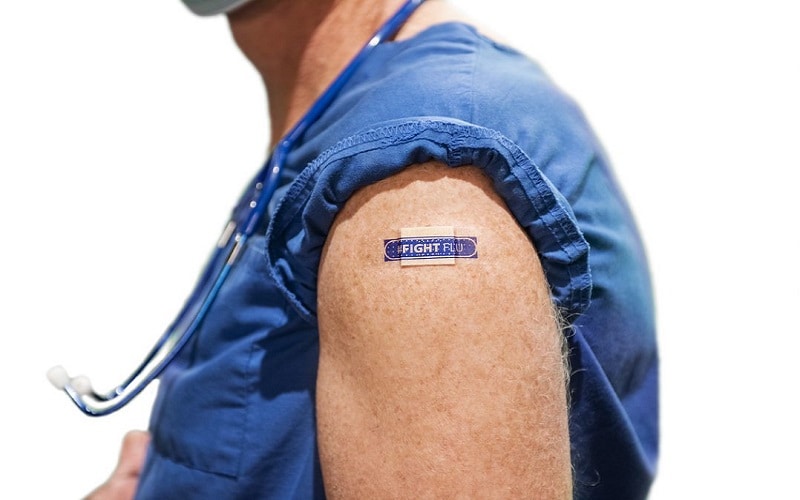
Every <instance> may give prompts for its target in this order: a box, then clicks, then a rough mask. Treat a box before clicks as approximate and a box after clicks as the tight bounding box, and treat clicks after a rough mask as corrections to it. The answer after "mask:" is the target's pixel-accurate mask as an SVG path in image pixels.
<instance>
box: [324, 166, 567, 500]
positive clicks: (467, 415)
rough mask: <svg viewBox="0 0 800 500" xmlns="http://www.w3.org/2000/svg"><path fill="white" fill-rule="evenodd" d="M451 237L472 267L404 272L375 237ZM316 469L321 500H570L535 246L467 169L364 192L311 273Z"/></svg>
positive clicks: (554, 339) (549, 316) (553, 348)
mask: <svg viewBox="0 0 800 500" xmlns="http://www.w3.org/2000/svg"><path fill="white" fill-rule="evenodd" d="M423 226H454V227H456V228H459V231H461V232H466V233H470V234H469V236H476V237H477V239H478V255H479V257H478V258H477V259H456V263H455V264H453V265H436V266H420V267H401V266H400V265H399V264H398V263H397V262H384V260H383V240H384V239H388V238H395V237H397V236H399V230H400V228H407V227H423ZM319 322H320V337H321V352H320V366H319V380H318V386H317V390H318V393H317V417H318V435H319V446H320V457H321V460H322V469H323V477H324V478H325V488H326V492H327V494H328V495H329V496H330V497H332V498H387V497H392V496H397V497H409V498H418V497H423V498H424V497H442V496H447V497H452V496H457V495H459V494H463V495H467V496H470V497H482V498H485V497H501V498H523V497H533V498H548V499H550V498H571V491H572V489H571V471H570V456H569V436H568V430H567V403H566V389H565V382H564V380H565V377H564V366H563V361H562V349H561V346H562V341H561V335H560V332H559V331H558V327H557V325H556V321H555V319H554V314H553V311H552V306H551V302H550V299H549V294H548V288H547V284H546V281H545V278H544V276H543V273H542V270H541V266H540V264H539V260H538V257H537V255H536V252H535V249H534V248H533V246H532V244H531V242H530V240H529V239H528V238H527V236H526V235H525V233H524V232H523V230H522V229H521V228H520V227H519V226H518V225H517V224H516V222H515V221H514V219H513V217H512V216H511V215H510V214H509V213H508V211H507V209H506V208H505V205H504V204H503V202H502V201H501V200H499V198H498V197H497V196H496V195H495V194H494V192H493V191H492V189H491V187H490V184H489V181H488V180H487V179H486V178H485V177H484V176H483V174H482V173H481V172H480V171H479V170H478V169H475V168H472V167H462V168H458V169H455V170H453V169H448V168H446V167H443V166H440V165H436V164H426V165H420V166H415V167H411V168H408V169H406V170H404V171H403V172H401V173H399V174H397V175H395V176H394V177H391V178H389V179H386V180H384V181H382V182H380V183H377V184H375V185H372V186H369V187H367V188H365V189H362V190H361V191H359V192H358V193H356V195H354V196H353V198H352V199H351V200H350V201H349V202H348V203H347V205H346V206H345V208H344V210H343V211H342V213H340V214H339V216H338V217H337V219H336V223H335V224H334V227H333V229H332V232H331V234H330V235H329V237H328V241H327V243H326V247H325V251H324V253H323V260H322V263H321V267H320V275H319Z"/></svg>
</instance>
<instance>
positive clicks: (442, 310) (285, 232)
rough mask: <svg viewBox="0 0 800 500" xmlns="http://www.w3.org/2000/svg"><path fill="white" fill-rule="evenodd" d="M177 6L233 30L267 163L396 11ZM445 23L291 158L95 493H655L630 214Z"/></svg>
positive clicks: (521, 80) (649, 335) (585, 153)
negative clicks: (266, 144)
mask: <svg viewBox="0 0 800 500" xmlns="http://www.w3.org/2000/svg"><path fill="white" fill-rule="evenodd" d="M185 2H186V3H187V5H189V6H190V7H191V8H192V9H193V10H194V11H195V12H197V13H199V14H214V13H217V12H223V11H225V12H228V14H227V15H228V19H229V20H230V26H231V30H232V33H233V36H234V38H235V40H236V42H237V44H238V46H239V47H240V49H241V50H242V51H243V53H244V54H245V55H246V56H247V57H248V59H249V60H250V61H251V62H252V63H253V65H254V66H255V67H256V69H257V70H258V71H259V72H260V74H261V76H262V77H263V80H264V83H265V87H266V91H267V95H268V99H269V114H270V116H269V118H270V124H271V130H272V134H273V136H272V144H277V143H278V142H279V141H280V140H281V138H282V137H283V136H284V134H285V133H286V132H287V131H288V130H289V129H290V128H291V126H292V125H293V124H294V123H296V122H297V121H298V120H300V119H301V118H302V116H303V114H304V113H305V112H306V110H307V109H308V108H309V107H311V106H312V104H313V103H314V102H315V100H316V99H317V98H318V96H320V95H321V94H323V93H324V91H325V89H326V87H327V86H328V85H329V84H330V82H331V81H332V80H333V79H334V78H335V77H336V76H337V75H338V74H339V73H340V71H342V69H343V68H344V67H345V66H346V65H347V63H348V61H349V60H350V59H351V58H352V57H353V55H354V54H355V53H356V52H357V51H358V49H359V48H360V47H361V46H362V45H363V44H364V43H365V42H366V41H367V40H369V39H370V37H371V36H372V34H373V33H374V32H375V30H376V29H377V28H378V27H379V26H380V25H381V24H382V23H383V22H384V20H385V19H387V18H389V17H390V16H391V15H392V13H393V12H395V11H396V10H397V9H398V8H399V7H400V6H401V4H402V3H403V2H402V1H399V0H380V1H366V0H253V1H250V2H247V1H242V0H239V1H226V0H220V1H216V2H215V1H194V0H185ZM453 21H457V22H453ZM460 21H461V17H460V16H459V14H458V13H457V12H455V11H454V10H453V9H452V7H450V6H449V5H448V4H446V3H444V2H441V1H438V0H431V1H428V2H426V3H424V4H422V5H421V6H420V7H419V8H418V9H417V10H416V11H415V12H414V14H413V15H412V16H411V17H410V18H409V19H408V21H406V22H405V23H404V24H403V26H402V28H401V29H400V30H399V32H397V34H396V35H395V36H394V38H393V40H392V41H391V42H389V43H385V44H383V45H381V46H379V48H378V49H376V51H375V53H374V54H373V55H371V56H370V57H369V58H368V59H367V60H366V61H365V62H364V63H363V64H362V65H361V66H359V67H358V68H357V69H356V72H355V73H354V74H353V76H352V77H351V79H350V80H349V81H348V83H347V85H346V87H345V88H344V89H342V91H341V92H340V93H339V95H337V97H336V100H334V102H333V103H332V104H331V105H330V107H329V108H328V109H327V110H326V111H325V112H324V113H323V115H322V116H321V117H320V118H319V119H318V120H316V121H315V123H314V124H313V125H312V126H311V128H310V129H309V130H308V131H307V132H306V133H305V134H304V136H303V138H302V139H301V141H299V143H298V144H297V145H296V146H295V147H293V149H292V152H291V154H290V156H289V157H288V159H287V161H286V166H285V171H284V174H283V175H284V179H283V185H282V187H281V188H280V189H279V190H278V193H277V195H276V197H275V198H276V200H280V202H278V203H276V204H274V206H273V207H272V210H271V211H270V213H269V216H268V217H267V218H266V219H265V220H264V221H262V228H261V231H260V232H259V237H257V238H253V239H251V240H249V241H248V245H247V248H246V249H245V250H244V252H243V254H242V257H241V258H240V262H238V263H237V267H236V268H235V270H234V271H233V272H232V274H231V277H230V279H229V281H228V283H226V285H225V287H223V289H222V290H221V291H220V295H219V298H218V300H217V302H216V303H215V305H214V307H213V308H212V310H210V311H209V316H208V318H207V319H206V320H205V322H204V325H203V328H202V329H201V330H200V331H199V332H198V334H197V336H196V338H195V339H193V341H192V343H191V344H190V345H188V346H187V347H186V348H185V349H184V350H183V352H182V354H181V359H179V360H178V362H177V363H175V364H174V366H172V367H171V368H170V370H168V371H167V372H166V373H165V374H164V376H163V377H162V380H161V384H160V388H159V398H158V400H157V402H156V404H155V407H154V409H153V416H152V420H151V429H150V434H147V433H132V434H130V435H129V436H127V437H126V441H125V444H124V446H123V451H122V456H121V459H120V464H119V466H118V469H117V471H116V472H115V473H114V474H113V475H112V477H111V478H110V479H109V480H108V482H107V483H106V484H104V485H103V486H101V487H100V488H98V490H97V491H95V492H94V493H93V495H92V498H127V497H130V496H131V495H133V494H134V492H136V494H137V496H138V497H140V498H214V497H221V498H322V497H326V496H327V497H331V498H383V497H401V498H417V497H430V498H439V497H467V498H547V499H549V498H573V497H574V498H614V499H625V498H643V497H644V496H645V495H646V494H647V491H648V488H649V485H650V483H651V481H652V478H653V467H654V464H655V459H656V455H657V355H656V346H655V339H654V331H653V314H652V303H651V298H650V284H649V279H648V275H647V267H646V261H645V258H644V254H643V251H642V248H641V246H640V243H639V240H638V236H637V234H636V230H635V226H634V224H633V221H632V217H631V216H630V213H629V211H628V209H627V207H626V205H625V202H624V199H623V198H622V196H621V195H620V193H619V191H618V188H617V187H616V185H615V182H614V179H613V174H612V173H611V171H610V169H609V167H608V166H607V163H606V161H605V158H604V157H603V154H602V151H601V148H600V146H599V145H598V144H597V143H596V140H595V139H594V137H593V136H592V134H591V132H590V130H589V129H588V127H587V125H586V124H585V122H584V120H583V118H582V116H581V115H580V113H579V111H578V110H577V109H576V108H575V106H574V105H573V104H572V103H571V102H570V101H569V100H568V99H566V98H565V97H564V96H563V95H561V94H560V93H559V92H558V91H557V90H556V89H555V88H554V86H553V85H552V83H550V82H549V81H548V80H547V78H546V77H545V76H544V75H543V74H542V72H541V70H540V69H539V68H538V67H537V66H536V65H535V64H533V63H531V62H530V61H528V60H527V59H526V58H525V57H523V56H522V55H521V54H518V53H516V52H514V51H513V50H511V49H509V48H508V47H505V46H503V45H499V44H497V43H495V42H493V41H491V40H490V39H487V38H486V37H485V36H484V35H483V34H482V32H481V31H480V29H478V30H476V29H474V28H472V27H471V26H469V25H467V24H464V23H462V22H460ZM565 345H568V349H565ZM567 352H568V356H566V355H565V353H567ZM567 357H568V359H567ZM148 444H149V445H148ZM145 448H147V453H146V456H147V458H146V460H145ZM142 464H143V465H142Z"/></svg>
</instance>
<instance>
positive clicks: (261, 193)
mask: <svg viewBox="0 0 800 500" xmlns="http://www.w3.org/2000/svg"><path fill="white" fill-rule="evenodd" d="M424 1H425V0H408V1H406V3H405V4H404V5H403V6H402V7H400V9H399V10H398V11H397V12H395V14H394V15H393V16H392V17H390V18H389V19H388V20H387V21H386V22H385V23H384V24H383V26H381V27H380V28H379V29H378V31H376V32H375V34H374V35H373V36H372V38H370V39H369V41H368V42H367V43H366V44H365V45H364V46H363V47H362V48H361V50H360V51H359V52H358V54H356V56H355V57H354V58H353V59H352V60H351V61H350V62H349V64H348V65H347V66H346V67H345V68H344V70H342V72H341V73H340V74H339V76H337V77H336V79H335V80H334V81H333V83H331V85H330V86H329V87H328V88H327V89H326V90H325V92H324V93H323V94H322V95H321V96H320V97H319V98H318V99H317V101H316V102H314V104H313V105H312V106H311V107H310V108H309V110H308V111H307V112H306V114H305V115H304V116H303V117H302V118H301V119H300V120H299V121H298V122H297V123H296V124H295V125H294V126H293V127H292V129H291V130H290V131H289V132H288V133H287V134H286V135H285V136H284V138H283V139H281V140H280V142H279V143H278V144H277V147H276V148H275V149H274V150H273V152H272V154H271V155H270V157H269V158H268V159H267V161H266V162H265V164H264V166H263V167H262V168H261V170H260V171H259V172H258V174H257V175H256V177H255V180H254V182H253V188H252V190H251V192H253V198H252V201H251V202H250V208H251V210H250V213H249V214H248V215H247V217H246V219H245V220H244V227H243V229H242V230H241V231H239V232H237V226H238V224H237V223H236V216H235V213H234V217H232V218H231V220H230V221H229V222H228V224H227V225H226V226H225V229H223V232H222V235H221V236H220V239H219V241H218V243H217V247H216V248H215V249H214V252H213V254H212V256H211V260H210V261H209V263H208V264H207V265H206V268H205V270H204V271H203V273H202V275H201V277H200V279H199V280H198V283H197V285H196V286H195V288H194V290H193V292H192V294H191V295H190V297H189V299H188V300H187V301H186V303H185V304H184V306H183V308H182V309H181V311H180V312H179V313H178V316H177V317H176V319H175V320H174V321H173V322H172V324H171V325H170V326H169V328H167V330H166V332H164V334H163V335H162V336H161V338H159V340H158V341H157V342H156V344H155V346H154V347H153V348H152V349H151V350H150V352H149V353H148V354H147V356H145V358H144V360H143V361H142V363H141V364H140V365H139V366H138V367H137V368H136V370H134V371H133V373H132V374H131V375H130V376H128V378H127V379H125V381H124V382H122V383H121V384H119V385H118V386H117V387H115V388H114V389H112V390H110V391H108V392H106V393H98V392H96V391H95V390H94V389H93V388H92V384H91V381H90V379H89V378H88V377H86V376H82V375H81V376H77V377H71V376H70V375H69V374H68V373H67V370H66V369H64V368H63V367H62V366H54V367H53V368H51V369H50V370H48V372H47V378H48V379H49V380H50V382H51V383H52V384H53V385H54V386H55V387H56V388H57V389H59V390H62V391H64V392H65V393H66V394H67V396H69V398H70V399H71V400H72V402H73V403H75V405H76V406H77V407H78V409H80V410H81V411H82V412H83V413H85V414H86V415H90V416H103V415H108V414H110V413H113V412H115V411H117V410H119V409H120V408H122V407H123V406H125V405H126V404H128V403H129V402H130V401H131V400H132V399H133V398H134V397H136V396H137V395H138V394H139V393H141V392H142V391H143V390H144V388H145V387H147V386H148V385H149V384H150V382H152V381H153V380H154V379H155V378H157V377H158V376H159V375H161V373H162V372H163V371H164V369H165V368H166V367H167V365H169V363H170V362H172V361H173V360H174V359H175V357H176V356H177V355H178V353H179V352H180V350H181V348H183V346H184V345H186V343H187V342H188V341H189V339H190V338H191V337H192V335H194V333H195V331H196V330H197V328H198V326H199V325H200V323H201V322H202V321H203V319H204V318H205V315H206V313H207V312H208V309H209V308H210V307H211V305H212V304H213V303H214V300H215V299H216V297H217V293H218V292H219V289H220V288H221V287H222V284H223V283H224V282H225V279H226V278H227V276H228V274H229V273H230V271H231V268H232V266H233V265H234V263H235V262H236V260H237V257H238V256H239V254H240V252H241V250H242V249H243V248H244V245H245V244H246V243H247V240H248V238H249V237H250V236H252V235H253V233H254V232H255V230H256V228H257V227H258V223H259V221H260V220H261V218H262V217H263V216H264V214H266V212H267V207H268V206H269V201H270V200H271V199H272V196H273V195H274V193H275V190H276V189H277V188H278V184H279V182H280V176H281V172H282V170H283V165H284V163H285V161H286V156H287V155H288V154H289V152H290V151H291V150H292V149H293V147H294V145H295V144H297V142H298V141H299V140H300V139H301V138H302V136H303V134H305V132H306V131H307V130H308V128H309V127H310V126H311V125H312V124H313V123H314V122H315V121H316V120H317V119H318V118H319V117H320V115H322V113H323V112H324V111H325V110H326V109H327V108H328V107H329V106H330V104H331V102H333V100H334V99H335V98H336V96H337V94H338V93H339V91H340V90H341V89H342V87H344V85H345V83H347V81H348V80H349V78H350V77H351V76H352V74H353V73H354V72H355V71H356V69H357V68H358V67H359V66H360V65H361V63H362V62H363V61H364V60H365V59H366V58H367V56H369V54H370V53H371V52H372V50H373V49H374V48H375V47H377V46H378V45H379V44H380V43H381V42H383V41H385V40H388V39H390V38H391V37H393V36H394V35H395V34H396V33H397V31H398V30H399V29H400V27H401V26H402V25H403V23H405V21H406V20H407V19H408V18H409V16H411V14H412V13H413V12H414V11H415V10H416V8H417V7H419V6H420V5H421V4H422V3H423V2H424Z"/></svg>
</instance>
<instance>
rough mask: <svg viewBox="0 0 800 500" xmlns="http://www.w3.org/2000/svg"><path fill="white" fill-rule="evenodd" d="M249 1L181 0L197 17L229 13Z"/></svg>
mask: <svg viewBox="0 0 800 500" xmlns="http://www.w3.org/2000/svg"><path fill="white" fill-rule="evenodd" d="M249 1H250V0H183V3H184V4H186V6H187V7H189V10H191V11H192V12H194V13H195V14H197V15H199V16H214V15H217V14H223V13H225V12H230V11H232V10H233V9H235V8H237V7H241V6H242V5H244V4H246V3H247V2H249Z"/></svg>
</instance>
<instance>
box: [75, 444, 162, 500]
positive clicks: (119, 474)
mask: <svg viewBox="0 0 800 500" xmlns="http://www.w3.org/2000/svg"><path fill="white" fill-rule="evenodd" d="M149 443H150V434H149V433H147V432H145V431H130V432H128V433H127V434H126V435H125V438H124V439H123V440H122V449H121V450H120V452H119V461H118V462H117V467H116V469H114V472H112V473H111V476H110V477H109V478H108V479H107V480H106V482H105V483H103V484H101V485H100V486H99V487H97V489H95V490H94V491H93V492H91V493H89V495H88V496H87V497H86V499H85V500H129V499H132V498H133V495H134V494H135V493H136V486H137V485H138V484H139V473H140V472H141V470H142V464H143V463H144V458H145V455H146V454H147V445H148V444H149Z"/></svg>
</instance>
